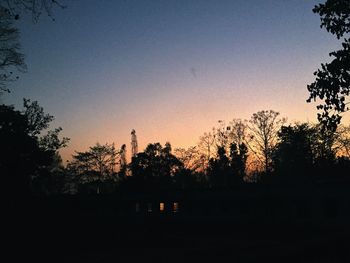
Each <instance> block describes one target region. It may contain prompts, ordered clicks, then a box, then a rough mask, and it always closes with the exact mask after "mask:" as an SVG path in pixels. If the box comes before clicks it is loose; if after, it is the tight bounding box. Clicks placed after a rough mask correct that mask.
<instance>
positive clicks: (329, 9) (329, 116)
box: [307, 0, 350, 131]
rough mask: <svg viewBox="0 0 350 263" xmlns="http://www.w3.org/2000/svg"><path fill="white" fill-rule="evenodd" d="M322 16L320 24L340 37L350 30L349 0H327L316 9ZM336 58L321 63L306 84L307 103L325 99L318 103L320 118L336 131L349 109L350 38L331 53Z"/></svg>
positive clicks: (315, 11) (325, 125) (325, 126)
mask: <svg viewBox="0 0 350 263" xmlns="http://www.w3.org/2000/svg"><path fill="white" fill-rule="evenodd" d="M313 12H314V13H318V14H319V15H320V16H321V27H325V28H326V30H327V31H328V32H330V33H331V34H333V35H336V37H337V38H338V39H339V38H341V37H343V36H344V35H345V34H348V33H349V32H350V2H349V1H348V0H327V1H326V2H325V4H319V5H317V6H315V8H314V9H313ZM329 55H330V56H331V57H334V59H333V60H332V61H331V62H330V63H326V64H321V69H319V70H317V71H316V72H314V75H315V76H316V80H315V81H314V82H313V83H311V84H310V85H308V86H307V89H308V91H309V92H310V96H309V98H308V100H307V102H311V101H312V100H314V101H316V99H320V100H322V101H323V103H322V104H319V105H318V106H317V109H318V110H322V112H321V113H318V114H317V116H318V120H319V121H320V123H322V124H323V128H328V129H330V130H332V131H335V130H336V128H337V125H338V124H340V121H341V113H344V112H346V111H348V110H349V108H348V107H347V106H346V105H347V104H348V103H347V102H346V99H347V97H348V96H349V94H350V38H344V40H343V42H342V49H341V50H338V51H334V52H331V53H330V54H329Z"/></svg>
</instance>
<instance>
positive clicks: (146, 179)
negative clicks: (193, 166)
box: [131, 143, 184, 187]
mask: <svg viewBox="0 0 350 263" xmlns="http://www.w3.org/2000/svg"><path fill="white" fill-rule="evenodd" d="M183 168H184V166H183V163H182V162H181V161H180V160H179V159H178V158H177V157H176V156H175V155H173V154H172V152H171V145H170V143H166V144H165V146H164V147H162V145H161V144H160V143H153V144H148V146H147V147H146V149H145V151H144V152H140V153H138V154H137V155H136V156H135V157H134V158H133V159H132V162H131V171H132V176H133V177H135V178H137V180H139V182H143V183H145V184H147V185H149V186H150V187H154V186H156V185H158V186H160V187H169V186H170V185H171V184H172V182H173V180H174V179H173V178H174V177H175V176H176V174H177V173H178V172H179V171H180V170H182V169H183Z"/></svg>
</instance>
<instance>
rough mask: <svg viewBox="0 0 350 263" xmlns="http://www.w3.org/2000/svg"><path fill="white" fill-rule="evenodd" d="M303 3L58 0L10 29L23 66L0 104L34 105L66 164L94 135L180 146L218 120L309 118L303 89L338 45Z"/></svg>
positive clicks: (299, 0)
mask: <svg viewBox="0 0 350 263" xmlns="http://www.w3.org/2000/svg"><path fill="white" fill-rule="evenodd" d="M320 1H321V0H319V1H313V0H308V1H305V0H288V1H280V0H236V1H232V0H231V1H224V0H216V1H214V0H213V1H204V0H202V1H199V0H198V1H195V0H186V1H181V0H177V1H175V0H174V1H171V0H169V1H165V0H164V1H137V0H135V1H131V0H130V1H129V0H124V1H107V0H99V1H94V0H75V1H62V2H63V3H64V4H66V5H67V8H65V9H63V10H61V9H59V8H58V9H57V8H56V9H54V10H53V11H54V12H53V16H54V18H55V20H54V21H52V19H50V18H49V17H47V16H45V15H42V16H41V17H40V19H39V21H38V22H37V23H33V22H32V20H31V18H30V17H25V16H24V17H22V18H21V19H20V21H19V22H18V24H17V26H18V27H19V29H20V32H21V39H20V41H21V44H22V50H23V53H24V54H25V56H26V63H27V66H28V72H27V73H25V74H21V75H20V79H19V80H18V81H16V82H15V83H13V84H11V86H10V89H11V90H12V93H11V94H8V95H4V96H3V98H2V100H3V101H4V102H5V103H8V104H14V105H16V106H17V107H19V108H20V107H21V104H22V99H23V98H29V99H31V100H37V101H38V102H39V104H40V105H41V106H43V107H44V109H45V111H46V112H48V113H50V114H52V115H54V116H55V121H54V122H53V124H52V126H51V127H52V128H54V127H57V126H61V127H62V128H63V131H62V135H63V136H66V137H69V138H71V141H70V143H69V146H68V147H67V148H65V149H63V150H61V154H62V156H63V158H64V160H68V159H70V158H71V157H70V156H71V155H72V154H74V151H86V150H87V149H88V147H89V146H92V145H94V144H95V143H97V142H99V143H101V144H104V143H112V142H114V143H115V145H116V147H117V148H119V147H120V146H121V145H122V144H124V143H125V144H126V145H127V153H128V154H129V156H130V151H131V149H130V131H131V130H132V129H135V130H136V134H137V136H138V142H139V150H143V149H144V148H145V146H146V145H147V144H148V143H153V142H160V143H162V144H164V143H165V142H167V141H169V142H170V143H171V144H172V146H173V148H176V147H188V146H191V145H195V144H196V143H197V142H198V139H199V136H200V135H202V134H203V133H204V132H206V131H210V130H211V128H212V127H213V126H216V125H217V124H218V120H225V121H226V122H229V121H230V120H232V119H234V118H241V119H249V118H250V116H251V115H252V114H253V113H254V112H257V111H260V110H269V109H272V110H275V111H279V112H280V113H281V115H282V116H285V117H287V118H288V120H289V122H294V121H311V122H315V121H316V110H315V104H307V103H306V99H307V98H308V92H307V89H306V86H307V84H309V83H311V82H312V81H313V80H314V76H313V72H314V71H315V70H316V69H317V68H319V66H320V64H321V63H322V62H327V61H330V58H329V56H328V53H329V52H331V51H333V50H336V49H338V48H339V47H340V42H339V41H338V40H337V39H336V38H335V37H334V36H332V35H331V34H329V33H327V32H326V31H325V30H324V29H321V28H320V18H319V16H318V15H316V14H314V13H313V12H312V8H313V6H314V5H315V4H318V3H319V2H320Z"/></svg>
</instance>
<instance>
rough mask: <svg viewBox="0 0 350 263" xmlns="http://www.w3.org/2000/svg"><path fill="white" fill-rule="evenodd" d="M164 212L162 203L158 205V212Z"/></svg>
mask: <svg viewBox="0 0 350 263" xmlns="http://www.w3.org/2000/svg"><path fill="white" fill-rule="evenodd" d="M164 210H165V205H164V203H159V211H160V212H164Z"/></svg>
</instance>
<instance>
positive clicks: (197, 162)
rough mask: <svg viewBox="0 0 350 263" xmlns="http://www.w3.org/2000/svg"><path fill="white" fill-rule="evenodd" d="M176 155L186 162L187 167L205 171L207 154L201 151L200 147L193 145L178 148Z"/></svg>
mask: <svg viewBox="0 0 350 263" xmlns="http://www.w3.org/2000/svg"><path fill="white" fill-rule="evenodd" d="M174 152H175V156H176V157H177V158H178V159H179V160H180V161H181V162H182V163H183V164H184V167H185V168H186V169H189V170H192V171H194V172H196V171H203V170H204V168H205V161H206V160H205V156H204V155H203V154H201V153H200V151H199V149H198V147H196V146H191V147H189V148H187V149H184V148H176V149H175V151H174Z"/></svg>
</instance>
